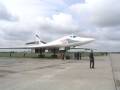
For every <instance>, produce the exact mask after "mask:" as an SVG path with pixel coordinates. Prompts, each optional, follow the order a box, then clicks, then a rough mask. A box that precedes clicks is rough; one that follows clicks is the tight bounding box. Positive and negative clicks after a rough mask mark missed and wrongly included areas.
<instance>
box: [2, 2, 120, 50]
mask: <svg viewBox="0 0 120 90" xmlns="http://www.w3.org/2000/svg"><path fill="white" fill-rule="evenodd" d="M36 33H38V34H39V35H40V37H41V39H42V40H45V41H51V40H54V39H57V38H59V37H62V36H64V35H69V34H77V35H79V36H85V37H94V38H95V39H96V41H95V42H93V43H91V44H88V45H85V46H82V47H92V48H96V49H98V50H112V51H120V0H0V46H1V47H8V46H13V45H14V46H15V45H22V44H24V43H26V42H28V41H32V40H35V34H36Z"/></svg>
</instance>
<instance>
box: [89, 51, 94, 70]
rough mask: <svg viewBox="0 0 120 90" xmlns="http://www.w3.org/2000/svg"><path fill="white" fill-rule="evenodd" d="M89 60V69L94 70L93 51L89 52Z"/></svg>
mask: <svg viewBox="0 0 120 90" xmlns="http://www.w3.org/2000/svg"><path fill="white" fill-rule="evenodd" d="M89 58H90V68H91V69H92V68H93V69H94V54H93V50H91V52H90V55H89Z"/></svg>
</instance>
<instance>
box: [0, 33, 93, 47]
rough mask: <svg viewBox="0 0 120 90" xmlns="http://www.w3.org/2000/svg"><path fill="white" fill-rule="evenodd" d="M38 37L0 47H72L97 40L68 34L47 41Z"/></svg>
mask: <svg viewBox="0 0 120 90" xmlns="http://www.w3.org/2000/svg"><path fill="white" fill-rule="evenodd" d="M36 37H37V38H38V39H39V41H36V42H29V43H26V46H22V47H11V48H0V49H36V48H45V49H49V48H70V47H75V46H80V45H84V44H87V43H90V42H93V41H94V40H95V39H94V38H85V37H79V36H75V35H68V36H64V37H62V38H60V39H57V40H55V41H52V42H48V43H46V42H44V41H41V40H40V38H39V36H38V35H36Z"/></svg>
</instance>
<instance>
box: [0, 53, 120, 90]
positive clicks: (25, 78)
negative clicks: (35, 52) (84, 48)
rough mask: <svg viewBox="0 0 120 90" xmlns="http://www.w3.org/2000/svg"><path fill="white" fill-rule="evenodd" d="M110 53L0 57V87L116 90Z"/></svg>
mask: <svg viewBox="0 0 120 90" xmlns="http://www.w3.org/2000/svg"><path fill="white" fill-rule="evenodd" d="M119 56H120V55H119ZM115 86H116V85H115V82H114V75H113V69H112V64H111V59H110V57H109V56H104V57H95V69H90V68H89V60H87V59H84V60H79V61H77V60H55V59H54V60H49V59H48V60H47V59H43V60H42V59H30V58H0V90H116V87H115Z"/></svg>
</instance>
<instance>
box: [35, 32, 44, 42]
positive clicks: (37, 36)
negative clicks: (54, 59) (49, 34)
mask: <svg viewBox="0 0 120 90" xmlns="http://www.w3.org/2000/svg"><path fill="white" fill-rule="evenodd" d="M35 36H36V39H37V41H39V44H46V42H44V41H42V40H40V37H39V35H38V34H36V35H35Z"/></svg>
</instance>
